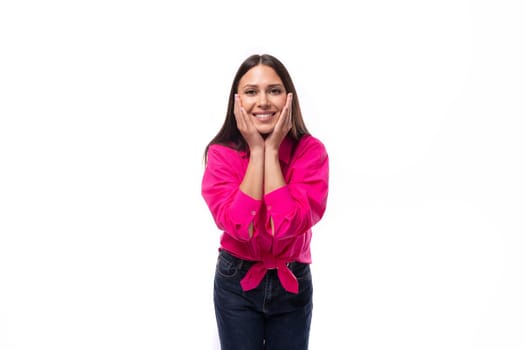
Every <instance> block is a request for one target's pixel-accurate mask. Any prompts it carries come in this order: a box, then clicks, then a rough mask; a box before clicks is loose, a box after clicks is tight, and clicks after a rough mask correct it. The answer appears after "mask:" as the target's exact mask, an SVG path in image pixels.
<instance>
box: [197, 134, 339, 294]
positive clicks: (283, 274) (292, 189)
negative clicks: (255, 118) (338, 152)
mask: <svg viewBox="0 0 525 350" xmlns="http://www.w3.org/2000/svg"><path fill="white" fill-rule="evenodd" d="M294 148H295V150H294ZM279 160H280V163H281V169H282V171H283V175H284V179H285V181H286V185H285V186H283V187H280V188H278V189H276V190H274V191H272V192H270V193H267V194H266V195H265V196H264V197H263V198H262V200H256V199H254V198H252V197H250V196H248V195H247V194H245V193H244V192H242V191H241V190H240V188H239V186H240V184H241V182H242V180H243V178H244V174H245V173H246V168H247V166H248V161H249V155H248V154H247V153H246V152H241V151H236V150H234V149H232V148H229V147H226V146H223V145H218V144H215V145H211V146H210V147H209V149H208V155H207V165H206V169H205V171H204V176H203V179H202V195H203V197H204V200H205V201H206V203H207V204H208V207H209V209H210V211H211V213H212V215H213V218H214V220H215V223H216V224H217V227H218V228H219V229H220V230H222V231H223V234H222V235H221V240H220V248H219V249H224V250H227V251H228V252H229V253H231V254H232V255H234V256H236V257H238V258H241V259H245V260H251V261H255V262H256V263H255V264H253V265H252V267H251V268H250V269H249V270H248V272H247V273H246V275H245V277H244V278H243V279H242V280H241V287H242V289H243V290H250V289H253V288H256V287H257V286H258V285H259V283H260V282H261V281H262V279H263V278H264V276H265V274H266V271H267V270H268V269H277V275H278V277H279V280H280V281H281V284H282V286H283V288H284V289H286V290H287V291H289V292H292V293H297V292H298V289H299V287H298V282H297V279H296V278H295V276H294V275H293V273H292V272H291V271H290V269H289V268H288V267H287V263H289V262H293V261H297V262H302V263H308V264H309V263H311V262H312V258H311V254H310V240H311V238H312V231H311V228H312V226H314V225H315V224H316V223H317V222H318V221H319V220H320V219H321V218H322V216H323V214H324V212H325V209H326V201H327V196H328V173H329V171H328V155H327V153H326V149H325V147H324V145H323V144H322V143H321V141H319V140H318V139H316V138H315V137H313V136H311V135H306V136H303V137H302V138H301V140H300V141H299V142H298V144H297V145H296V146H295V147H294V141H293V139H291V138H289V137H288V138H286V139H285V140H284V141H283V142H282V144H281V147H280V149H279ZM270 219H272V220H270ZM271 221H273V230H274V235H273V236H272V234H271V232H272V230H271ZM251 223H253V235H252V237H251V238H250V235H249V227H250V224H251Z"/></svg>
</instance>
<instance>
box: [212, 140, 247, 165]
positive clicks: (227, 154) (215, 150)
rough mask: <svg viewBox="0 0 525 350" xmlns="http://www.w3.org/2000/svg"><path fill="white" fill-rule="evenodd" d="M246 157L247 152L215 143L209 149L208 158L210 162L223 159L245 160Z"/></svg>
mask: <svg viewBox="0 0 525 350" xmlns="http://www.w3.org/2000/svg"><path fill="white" fill-rule="evenodd" d="M245 155H246V152H243V151H238V150H236V149H235V148H233V147H230V146H227V145H224V144H219V143H214V144H212V145H210V147H209V148H208V153H207V158H208V161H210V160H213V159H222V160H230V161H231V160H234V159H240V158H243V157H244V156H245Z"/></svg>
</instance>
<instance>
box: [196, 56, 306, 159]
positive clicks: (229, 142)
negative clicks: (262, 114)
mask: <svg viewBox="0 0 525 350" xmlns="http://www.w3.org/2000/svg"><path fill="white" fill-rule="evenodd" d="M260 64H262V65H265V66H268V67H271V68H273V70H274V71H275V73H277V75H278V76H279V78H281V80H282V82H283V84H284V88H285V90H286V92H287V93H290V92H291V93H292V94H293V99H292V129H291V130H290V131H289V132H288V135H290V136H291V137H292V138H293V139H294V140H295V141H299V140H300V139H301V137H303V136H304V135H309V134H310V133H309V132H308V129H307V128H306V125H305V124H304V120H303V115H302V113H301V107H300V106H299V99H298V97H297V92H296V91H295V86H294V84H293V82H292V78H291V77H290V74H289V73H288V70H287V69H286V67H285V66H284V65H283V64H282V63H281V61H279V60H278V59H277V58H275V57H273V56H271V55H268V54H264V55H252V56H250V57H248V58H247V59H246V60H244V62H243V63H242V64H241V66H240V67H239V69H238V70H237V73H236V74H235V77H234V78H233V83H232V86H231V90H230V98H229V100H228V110H227V111H226V118H225V120H224V124H223V125H222V127H221V129H220V130H219V132H218V133H217V135H215V137H214V138H213V139H212V140H211V141H210V142H209V143H208V145H207V146H206V150H205V151H204V161H205V162H206V158H207V157H206V156H207V154H208V149H209V148H210V146H211V145H213V144H221V145H225V146H228V147H231V148H233V149H236V150H238V151H248V145H247V144H246V141H245V140H244V138H243V137H242V135H241V133H240V131H239V129H238V128H237V122H236V120H235V114H234V112H233V109H234V105H235V102H234V96H235V94H236V93H237V91H238V88H239V81H240V80H241V78H242V77H243V76H244V74H246V72H248V71H249V70H250V69H252V68H253V67H255V66H258V65H260Z"/></svg>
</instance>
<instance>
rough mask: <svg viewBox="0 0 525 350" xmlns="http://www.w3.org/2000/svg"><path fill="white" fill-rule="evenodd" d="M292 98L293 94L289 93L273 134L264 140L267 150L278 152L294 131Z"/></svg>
mask: <svg viewBox="0 0 525 350" xmlns="http://www.w3.org/2000/svg"><path fill="white" fill-rule="evenodd" d="M292 98H293V96H292V93H289V94H288V96H287V97H286V104H285V105H284V107H283V109H282V110H281V113H280V114H279V119H278V120H277V123H276V124H275V127H274V128H273V131H272V133H271V134H270V135H268V137H267V138H266V139H265V140H264V146H265V148H266V149H273V150H276V151H278V150H279V147H280V146H281V142H282V141H283V140H284V139H285V137H286V135H288V132H289V131H290V130H291V129H292Z"/></svg>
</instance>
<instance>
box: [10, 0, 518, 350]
mask: <svg viewBox="0 0 525 350" xmlns="http://www.w3.org/2000/svg"><path fill="white" fill-rule="evenodd" d="M519 3H520V1H508V0H498V1H496V0H492V1H466V0H441V1H409V0H401V1H386V0H372V1H349V2H343V1H341V2H336V1H322V2H308V1H271V0H270V1H264V2H255V3H253V2H250V3H248V2H245V1H222V2H221V1H211V0H210V1H202V0H201V1H192V2H187V3H184V2H179V3H176V2H172V1H117V0H104V1H89V2H88V1H83V2H82V1H46V2H42V1H3V2H2V3H1V4H0V51H1V54H0V117H1V119H0V120H1V121H0V349H2V350H15V349H16V350H22V349H23V350H26V349H32V350H33V349H35V350H36V349H53V350H59V349H67V350H71V349H75V350H81V349H89V350H92V349H97V350H102V349H111V350H114V349H126V350H129V349H148V350H149V349H156V350H161V349H217V348H218V345H217V334H216V329H215V320H214V314H213V304H212V279H213V273H214V267H215V260H216V253H217V246H218V242H219V235H220V232H219V231H218V230H217V229H216V227H215V226H214V224H213V221H212V218H211V215H210V213H209V212H208V209H207V207H206V206H205V203H204V201H203V199H202V197H201V195H200V181H201V176H202V171H203V164H202V154H203V150H204V147H205V145H206V143H207V142H208V141H209V140H210V139H211V138H212V137H213V136H214V134H215V133H216V132H217V131H218V128H219V127H220V125H221V124H222V121H223V118H224V115H225V112H226V105H227V97H228V92H229V88H230V84H231V81H232V79H233V75H234V73H235V71H236V69H237V67H238V66H239V64H240V63H241V61H242V60H243V59H244V58H246V57H247V56H248V55H250V54H252V53H270V54H273V55H275V56H276V57H278V58H280V59H281V60H282V61H283V63H284V64H285V65H286V66H287V67H288V69H289V70H290V72H291V74H292V77H293V78H294V81H295V83H296V87H297V89H298V97H299V99H300V102H301V105H302V108H303V113H304V116H305V120H306V122H307V125H308V127H309V129H310V131H311V132H312V133H313V134H314V135H315V136H317V137H318V138H320V139H321V140H322V141H323V142H324V143H325V145H326V147H327V149H328V152H329V155H330V159H331V183H330V198H329V203H328V209H327V212H326V215H325V217H324V218H323V221H321V222H320V223H319V224H318V225H317V226H316V227H314V239H313V242H312V253H313V259H314V263H313V264H312V271H313V275H314V289H315V296H314V298H315V299H314V305H315V306H314V318H313V323H312V333H311V349H313V350H319V349H321V350H325V349H359V350H375V349H381V350H383V349H403V350H409V349H414V350H421V349H425V350H431V349H439V350H442V349H447V350H456V349H458V350H459V349H461V350H467V349H473V350H474V349H475V350H488V349H497V350H500V349H505V350H513V349H524V348H525V337H524V335H523V331H524V329H525V317H524V315H525V298H524V297H523V295H525V254H524V250H525V238H524V234H525V223H524V216H525V215H524V209H525V202H524V198H525V186H524V181H523V179H524V178H525V164H524V162H525V160H524V150H525V141H524V136H523V135H524V132H525V128H524V126H523V119H524V117H525V113H524V112H525V108H524V103H523V101H524V94H525V84H524V81H525V69H524V67H525V65H524V64H523V62H525V50H524V42H525V41H524V39H525V38H524V34H523V33H525V22H524V21H523V18H524V15H525V13H524V11H523V10H521V9H520V7H519V6H518V5H519Z"/></svg>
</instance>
